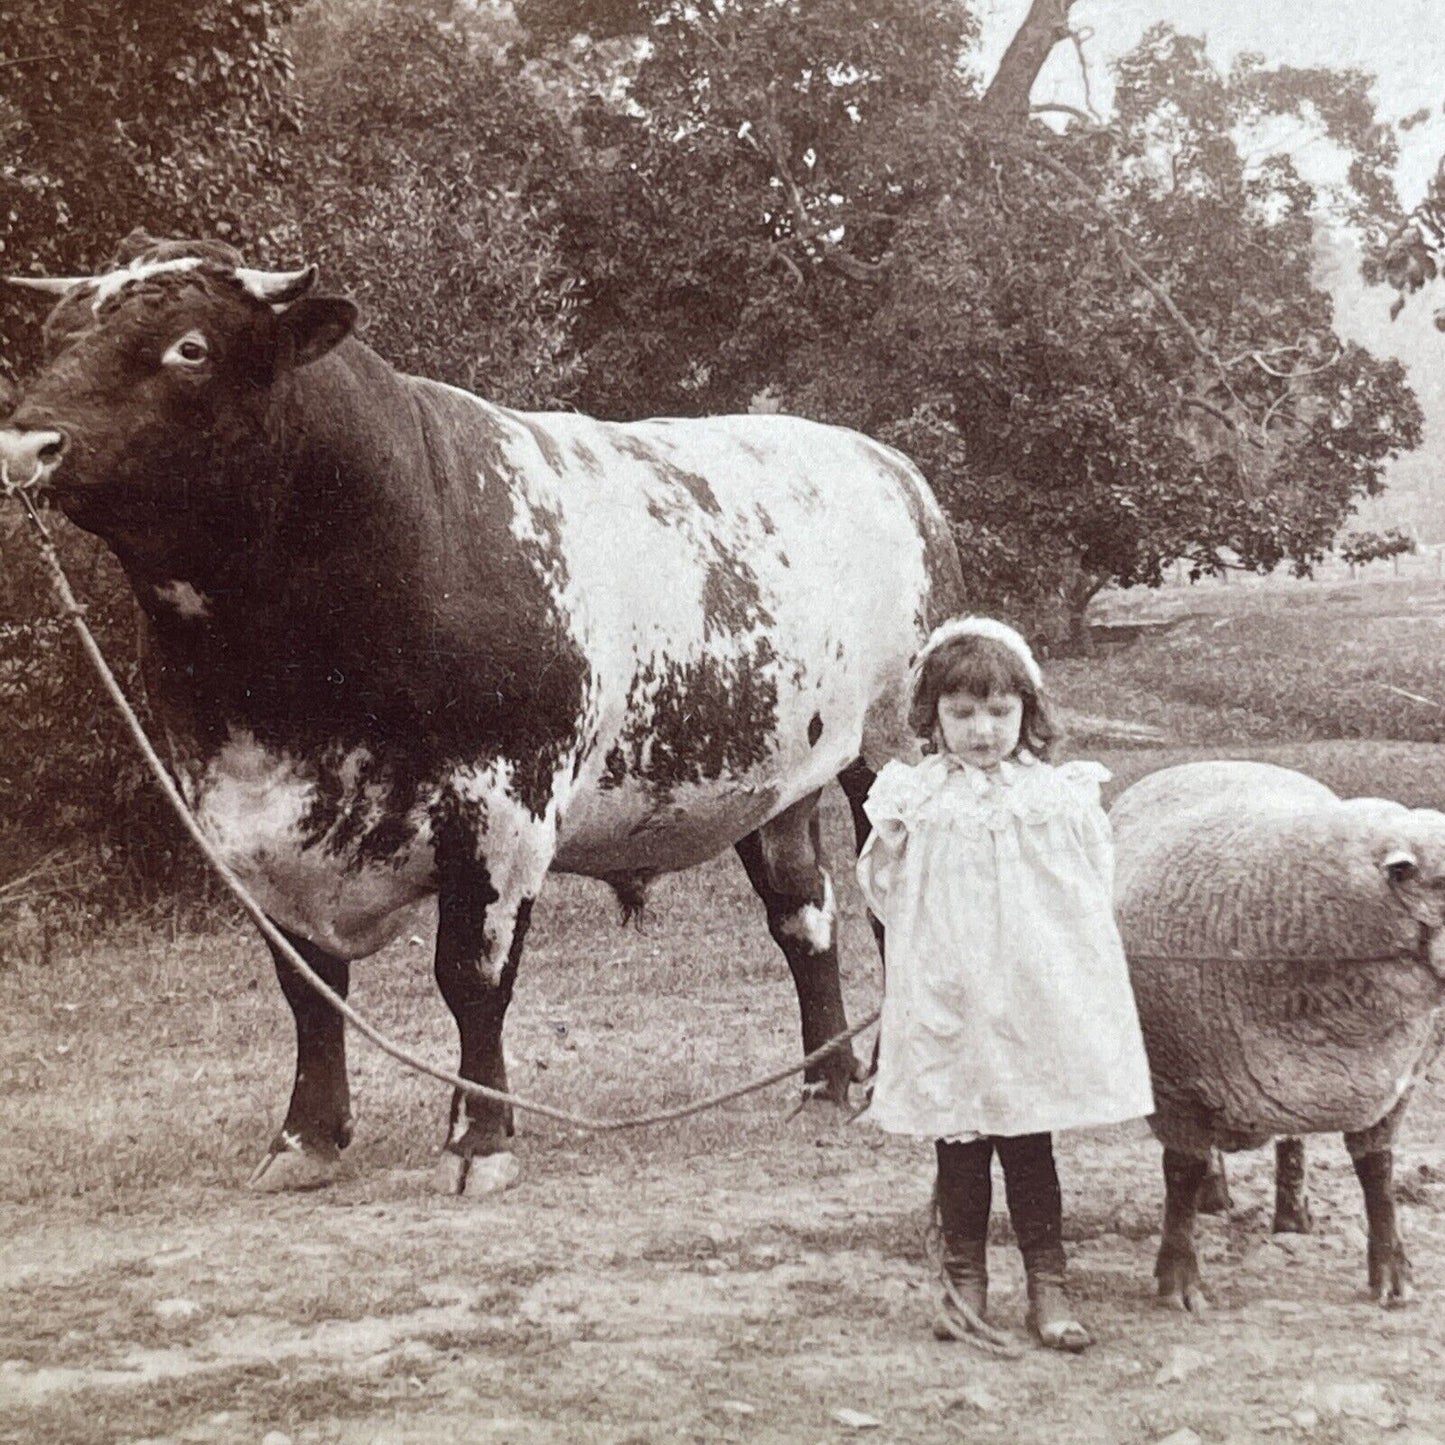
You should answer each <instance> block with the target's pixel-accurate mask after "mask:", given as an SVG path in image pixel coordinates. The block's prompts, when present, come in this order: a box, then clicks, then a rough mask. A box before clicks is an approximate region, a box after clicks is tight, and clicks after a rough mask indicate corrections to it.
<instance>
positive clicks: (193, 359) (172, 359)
mask: <svg viewBox="0 0 1445 1445" xmlns="http://www.w3.org/2000/svg"><path fill="white" fill-rule="evenodd" d="M210 355H211V348H210V345H209V343H208V342H207V341H206V338H205V337H204V336H202V335H201V333H200V332H199V331H188V332H186V334H185V335H184V336H182V337H181V338H180V339H179V340H178V341H173V342H172V343H171V344H170V346H169V348H168V349H167V350H166V354H165V355H164V356H163V357H161V365H162V366H175V367H179V368H181V369H182V370H192V371H193V370H194V369H195V368H196V367H198V366H203V365H204V364H205V363H206V361H207V360H209V358H210Z"/></svg>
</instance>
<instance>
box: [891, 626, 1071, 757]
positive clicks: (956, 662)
mask: <svg viewBox="0 0 1445 1445" xmlns="http://www.w3.org/2000/svg"><path fill="white" fill-rule="evenodd" d="M949 692H964V693H967V694H968V695H969V696H970V697H976V698H978V699H979V700H980V701H983V700H984V699H986V698H988V697H989V696H990V695H991V694H993V693H1014V694H1016V695H1017V696H1019V697H1021V698H1022V699H1023V704H1024V715H1023V721H1022V723H1021V724H1020V727H1019V748H1020V749H1023V748H1027V749H1028V750H1029V752H1031V753H1033V754H1034V756H1035V757H1038V758H1043V759H1044V760H1045V761H1047V760H1048V758H1049V756H1050V755H1051V754H1052V753H1053V750H1054V748H1055V746H1056V745H1057V744H1058V741H1059V738H1060V735H1061V734H1060V729H1059V725H1058V722H1057V720H1056V719H1055V717H1054V714H1053V708H1052V706H1051V704H1050V703H1049V700H1048V698H1047V697H1045V696H1044V694H1043V693H1042V692H1041V691H1040V690H1039V689H1038V688H1036V687H1035V686H1034V685H1033V683H1032V681H1030V679H1029V675H1028V672H1027V671H1026V669H1025V668H1024V665H1023V660H1022V659H1021V658H1020V657H1019V656H1018V654H1017V653H1016V652H1014V650H1013V649H1012V648H1011V647H1006V646H1005V645H1004V644H1003V643H1001V642H995V641H994V640H993V638H991V637H967V636H965V637H955V638H954V639H953V640H952V641H951V642H945V643H944V644H943V646H942V647H939V648H937V649H935V650H934V651H933V652H930V653H929V654H928V656H927V657H925V658H924V659H923V666H922V667H920V668H919V669H918V676H917V677H916V678H915V679H914V683H913V697H912V699H911V700H910V703H909V708H908V726H909V727H911V728H912V729H913V731H914V733H915V734H916V735H917V736H918V737H920V738H922V739H923V750H924V752H926V753H931V752H935V751H937V748H938V741H937V737H936V728H937V724H938V699H939V698H940V697H942V696H943V695H944V694H945V693H949Z"/></svg>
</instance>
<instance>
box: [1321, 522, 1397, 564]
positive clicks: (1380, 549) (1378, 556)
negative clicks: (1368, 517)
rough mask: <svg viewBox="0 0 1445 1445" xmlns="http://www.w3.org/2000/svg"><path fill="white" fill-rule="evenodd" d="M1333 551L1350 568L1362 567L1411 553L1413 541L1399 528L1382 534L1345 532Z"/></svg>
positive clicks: (1386, 530) (1388, 528) (1389, 528)
mask: <svg viewBox="0 0 1445 1445" xmlns="http://www.w3.org/2000/svg"><path fill="white" fill-rule="evenodd" d="M1335 550H1336V551H1337V552H1338V553H1339V554H1340V558H1341V560H1342V561H1345V562H1348V563H1349V564H1350V566H1351V567H1363V566H1364V565H1365V563H1367V562H1385V561H1388V560H1389V559H1390V558H1391V557H1403V556H1405V555H1407V554H1408V553H1410V552H1413V551H1414V550H1415V539H1414V538H1413V537H1412V536H1411V535H1410V534H1409V533H1408V532H1406V531H1403V530H1402V529H1401V528H1399V527H1387V528H1386V529H1385V530H1384V531H1383V532H1346V533H1345V534H1344V535H1343V536H1342V537H1340V539H1339V540H1338V542H1336V544H1335Z"/></svg>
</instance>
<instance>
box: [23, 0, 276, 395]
mask: <svg viewBox="0 0 1445 1445" xmlns="http://www.w3.org/2000/svg"><path fill="white" fill-rule="evenodd" d="M290 8H291V5H290V0H144V3H142V4H128V5H124V6H120V7H117V6H116V5H115V4H113V3H111V0H8V3H7V4H6V5H4V6H3V7H0V195H3V203H0V264H3V265H5V266H6V267H7V268H10V267H13V268H14V269H16V270H21V271H27V272H29V271H36V272H44V273H47V274H50V275H61V276H63V275H75V274H87V273H88V272H89V271H90V270H91V269H92V268H93V267H94V266H95V265H96V264H97V262H98V261H99V260H100V259H101V258H102V257H104V256H106V255H108V254H109V253H110V251H111V249H112V247H114V245H115V243H116V242H117V241H118V240H119V239H120V237H122V236H123V235H125V234H126V233H127V232H128V231H129V230H131V228H132V227H134V226H138V225H143V226H145V227H146V228H147V229H149V230H151V231H153V232H155V233H157V234H160V235H176V234H180V235H186V234H194V233H204V234H208V235H219V236H222V237H225V238H238V237H249V236H250V234H251V230H250V227H249V226H248V224H247V215H248V212H249V210H250V207H251V203H252V197H253V196H254V195H255V193H256V191H257V189H258V187H259V186H260V185H262V184H263V183H265V182H266V181H267V180H268V179H270V178H272V177H274V175H275V174H276V173H277V171H278V168H279V165H280V159H281V158H280V152H279V145H280V141H281V138H282V136H283V135H284V134H285V133H286V132H287V131H288V130H290V129H293V128H294V126H295V124H296V120H297V116H296V111H295V108H294V106H293V105H292V104H291V103H290V100H289V97H288V80H289V74H290V63H289V60H288V57H287V52H286V49H285V46H284V43H283V40H282V36H281V30H280V27H281V25H282V23H283V22H284V21H285V20H286V18H287V16H288V15H289V13H290ZM35 320H36V317H35V307H34V303H33V299H26V298H24V297H22V296H17V295H16V294H15V293H13V292H11V291H10V290H9V288H4V292H3V294H0V371H7V370H8V371H10V372H11V373H12V374H13V373H14V372H16V371H21V370H24V369H25V367H26V366H27V365H28V364H29V363H30V362H32V361H33V360H34V359H35V357H36V348H37V343H38V328H37V326H36V324H35Z"/></svg>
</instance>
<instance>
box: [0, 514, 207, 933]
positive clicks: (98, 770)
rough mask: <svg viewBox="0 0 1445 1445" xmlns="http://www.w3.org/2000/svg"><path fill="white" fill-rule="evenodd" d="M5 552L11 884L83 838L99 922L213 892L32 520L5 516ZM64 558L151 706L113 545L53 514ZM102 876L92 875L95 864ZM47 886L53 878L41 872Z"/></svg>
mask: <svg viewBox="0 0 1445 1445" xmlns="http://www.w3.org/2000/svg"><path fill="white" fill-rule="evenodd" d="M3 521H4V523H5V526H4V529H3V532H0V550H3V555H4V557H5V563H6V565H5V567H4V568H3V570H0V619H4V620H3V621H0V702H3V706H0V797H3V798H4V800H5V802H4V807H3V810H0V880H6V879H10V878H13V877H15V876H16V875H18V874H21V873H24V872H26V871H27V870H29V869H31V868H34V867H35V866H36V864H37V862H39V861H40V860H42V859H48V858H52V857H53V856H54V855H55V854H56V853H57V852H58V853H61V854H67V853H68V852H69V850H70V849H72V848H74V847H75V846H76V845H78V844H86V845H88V847H89V849H90V850H91V851H92V852H93V863H94V864H95V865H96V867H97V868H98V870H99V876H98V877H97V876H95V874H94V873H91V875H90V877H89V879H88V882H89V884H90V886H88V887H87V888H86V889H85V890H84V891H85V892H86V894H87V904H86V908H87V911H88V912H89V914H90V916H91V919H92V921H94V922H105V921H109V920H111V919H113V918H114V916H115V915H116V913H117V912H118V911H123V910H126V909H129V908H133V907H135V906H137V905H147V904H150V903H154V902H157V901H159V900H160V899H162V898H166V897H171V898H173V897H174V896H176V895H177V894H179V893H188V894H190V895H191V896H193V897H203V896H207V894H208V890H209V889H210V884H209V883H208V882H207V881H206V875H205V869H204V865H203V864H201V863H200V861H199V859H198V857H197V855H196V853H195V850H194V847H193V846H192V845H191V844H190V843H189V841H188V840H187V839H186V838H185V836H184V833H183V832H182V830H181V827H180V825H179V823H178V822H177V820H176V819H175V817H174V815H173V814H172V812H171V810H170V808H169V806H168V805H167V803H166V802H165V800H164V798H163V796H162V794H161V793H160V790H159V789H158V788H157V786H156V784H155V782H154V780H153V779H152V778H151V777H150V775H149V773H148V772H147V770H146V768H145V765H144V763H143V762H142V760H141V758H140V756H139V754H138V753H137V751H136V748H135V744H134V743H133V742H132V741H131V739H130V737H129V735H128V734H127V733H126V731H125V729H124V725H123V724H122V722H121V720H120V717H119V715H118V714H117V712H116V710H115V708H114V706H113V705H112V704H111V702H110V700H109V698H108V697H107V695H106V693H105V691H104V689H103V688H102V686H101V683H100V681H99V679H98V678H97V677H96V676H95V674H94V672H93V671H92V670H91V668H90V665H89V664H88V663H87V662H86V660H85V658H84V656H83V654H82V653H81V650H80V647H79V645H78V643H77V641H76V638H75V635H74V633H73V631H72V629H71V628H70V626H69V625H68V623H66V622H65V621H64V620H63V619H62V618H61V617H60V616H59V614H58V612H57V611H56V608H55V605H54V603H53V601H52V600H51V592H50V585H49V579H48V576H47V575H46V574H45V572H44V570H43V569H42V567H41V566H40V563H39V561H38V559H37V557H36V553H35V551H34V549H33V547H32V546H31V545H30V539H29V538H28V536H25V535H21V533H22V532H23V531H25V530H26V524H25V523H24V522H23V521H22V520H21V518H20V517H19V516H18V515H17V514H15V513H12V512H6V513H5V514H4V518H3ZM47 525H48V526H49V527H50V529H51V530H52V532H53V534H54V536H55V541H56V547H57V551H58V552H59V555H60V558H61V563H62V565H63V566H64V567H65V569H66V572H67V574H68V575H69V576H70V578H71V580H72V583H73V585H74V586H75V588H76V591H77V593H78V594H79V595H80V596H82V597H83V598H84V599H85V604H86V622H87V624H88V625H89V627H90V629H91V630H92V632H94V633H95V634H96V637H97V639H98V640H99V642H100V645H101V648H102V650H103V651H104V652H105V653H106V655H107V657H108V659H109V660H110V662H111V665H112V666H113V667H114V668H115V669H116V671H117V674H118V677H119V680H120V683H121V685H122V687H123V688H124V689H125V690H126V692H127V694H128V695H129V697H130V698H131V700H132V701H133V702H134V703H136V704H137V706H138V707H139V708H140V710H141V712H142V713H144V711H145V698H144V693H143V690H142V688H141V685H140V667H139V662H138V659H137V645H136V644H137V616H136V611H135V607H134V603H133V601H132V598H131V592H130V587H129V585H128V584H127V583H126V581H125V578H124V577H123V575H122V574H121V572H120V569H119V567H118V566H117V565H116V563H115V560H114V559H113V558H112V557H111V555H110V553H109V552H108V551H107V550H106V549H105V548H104V547H103V546H102V545H101V543H100V542H98V541H97V540H96V539H95V538H93V537H89V536H87V535H86V534H84V533H82V532H80V531H79V530H77V529H76V528H74V527H70V526H68V525H67V524H65V522H64V520H63V519H57V518H55V517H54V516H53V514H52V516H51V517H50V518H49V519H48V521H47ZM82 871H89V870H82ZM40 872H41V874H42V875H44V876H42V877H40V878H39V879H38V880H37V885H36V887H37V891H38V892H39V893H40V894H42V895H43V894H44V893H45V891H46V888H47V886H48V884H49V883H50V882H51V881H52V880H51V878H50V877H49V875H50V874H51V872H52V869H51V867H50V865H48V864H45V865H43V866H42V867H41V869H40Z"/></svg>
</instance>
